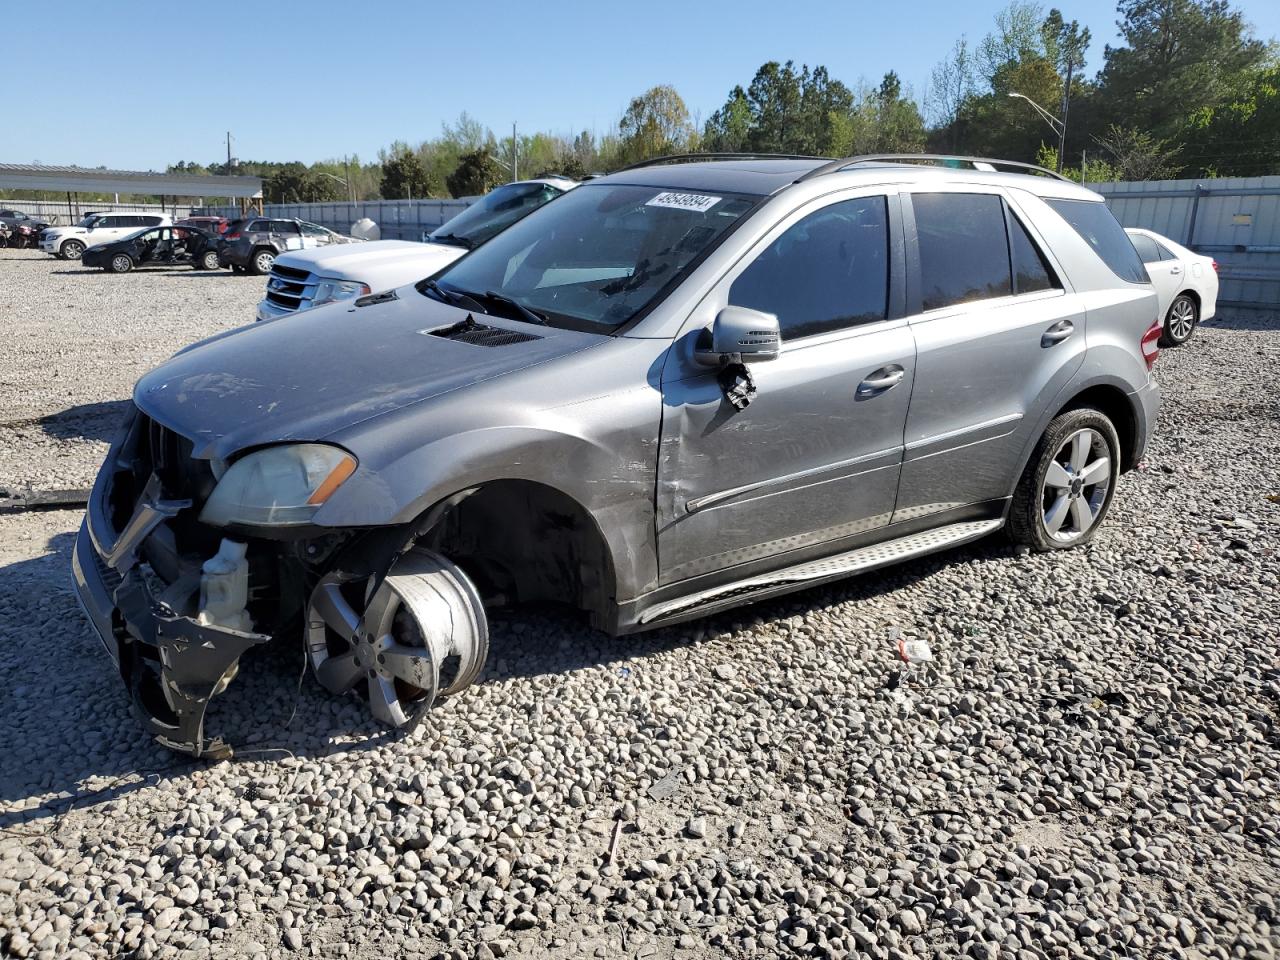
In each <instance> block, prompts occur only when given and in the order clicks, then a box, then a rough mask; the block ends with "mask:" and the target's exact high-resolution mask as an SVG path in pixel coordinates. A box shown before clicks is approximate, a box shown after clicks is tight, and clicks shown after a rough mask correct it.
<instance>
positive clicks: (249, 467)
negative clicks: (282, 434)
mask: <svg viewBox="0 0 1280 960" xmlns="http://www.w3.org/2000/svg"><path fill="white" fill-rule="evenodd" d="M355 469H356V458H355V457H353V456H352V455H351V454H349V453H347V452H346V451H345V450H342V449H339V448H338V447H331V446H329V445H328V444H323V443H294V444H287V445H284V446H279V447H267V448H265V449H263V450H258V451H255V452H254V453H250V454H248V455H247V456H244V457H241V458H240V459H239V460H237V461H236V462H235V463H233V464H231V466H230V467H228V468H227V471H226V472H225V473H223V474H222V476H221V477H220V478H219V480H218V484H217V486H215V487H214V488H213V493H212V494H210V496H209V499H208V500H206V501H205V505H204V509H203V510H201V511H200V519H201V521H202V522H204V523H208V524H212V525H214V526H219V527H222V526H227V525H228V524H233V523H240V524H248V525H253V526H264V527H286V526H296V525H298V524H303V523H310V522H311V518H312V517H314V516H315V513H316V511H317V510H318V509H320V506H321V504H323V503H324V502H325V501H326V500H327V499H329V497H330V495H332V493H333V492H334V491H335V490H337V489H338V487H339V486H341V485H342V482H343V481H344V480H346V479H347V478H348V477H349V476H351V474H352V473H354V472H355Z"/></svg>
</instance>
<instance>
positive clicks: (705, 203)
mask: <svg viewBox="0 0 1280 960" xmlns="http://www.w3.org/2000/svg"><path fill="white" fill-rule="evenodd" d="M720 199H721V198H720V197H708V196H704V195H703V194H701V193H660V194H658V195H657V196H656V197H654V198H653V199H652V200H650V201H649V202H648V203H646V204H645V206H646V207H673V208H675V209H676V210H692V211H693V212H694V213H706V212H707V211H708V210H710V209H711V208H712V207H714V206H715V205H716V204H717V203H719V202H720Z"/></svg>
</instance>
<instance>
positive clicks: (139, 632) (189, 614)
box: [72, 410, 487, 758]
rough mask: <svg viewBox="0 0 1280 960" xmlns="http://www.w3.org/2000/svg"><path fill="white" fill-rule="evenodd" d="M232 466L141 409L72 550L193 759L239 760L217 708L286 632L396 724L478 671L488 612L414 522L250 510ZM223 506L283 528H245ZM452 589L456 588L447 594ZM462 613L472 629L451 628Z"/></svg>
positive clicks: (111, 644)
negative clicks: (423, 546)
mask: <svg viewBox="0 0 1280 960" xmlns="http://www.w3.org/2000/svg"><path fill="white" fill-rule="evenodd" d="M267 449H268V450H272V449H273V448H267ZM252 456H253V454H250V455H249V456H248V457H245V458H243V459H244V460H249V459H250V458H251V457H252ZM279 459H280V458H279V457H277V460H279ZM322 466H323V465H322ZM353 468H354V461H353V460H352V466H351V467H349V468H347V473H349V472H350V470H351V469H353ZM253 469H254V470H255V471H256V472H257V473H258V474H262V473H263V472H264V471H265V472H266V473H267V474H269V475H270V477H271V482H273V483H278V482H280V477H281V476H283V475H287V474H288V471H287V470H285V471H284V473H283V474H282V473H281V465H280V463H274V464H273V463H266V464H265V465H264V464H263V462H262V461H261V460H260V461H259V462H258V465H257V466H256V467H254V468H253ZM234 471H235V465H232V466H231V467H230V468H228V467H227V466H226V465H220V467H219V469H218V475H217V476H216V477H215V469H214V466H213V465H212V464H210V463H209V461H206V460H202V459H199V458H197V457H194V456H193V448H192V444H191V442H190V441H188V440H186V439H185V438H183V437H182V436H180V435H179V434H177V433H175V432H173V431H171V430H169V429H167V428H165V427H164V426H163V425H161V424H160V423H158V422H157V421H155V420H152V419H151V418H149V417H148V416H147V415H145V414H144V413H142V412H141V411H137V410H135V411H134V412H133V414H132V417H131V420H130V422H129V423H128V425H127V427H126V429H125V431H124V432H123V433H122V435H121V436H120V438H119V439H118V440H117V441H116V443H115V444H114V445H113V446H112V448H111V452H110V454H109V455H108V458H107V461H106V463H105V464H104V465H103V467H102V470H101V472H100V473H99V475H98V479H97V481H96V483H95V485H94V489H93V492H92V494H91V496H90V500H89V504H88V510H87V511H86V514H85V519H84V523H83V525H82V527H81V530H80V533H79V536H78V538H77V541H76V546H75V551H74V554H73V557H72V573H73V576H74V579H75V584H76V590H77V593H78V595H79V598H80V600H81V603H82V605H83V607H84V609H85V612H86V614H87V615H88V617H89V619H90V621H91V622H92V623H93V625H94V627H95V629H96V631H97V633H98V635H99V636H100V638H101V639H102V642H103V645H104V646H105V647H106V649H107V651H108V653H109V654H110V655H111V657H112V659H113V660H114V661H115V663H116V664H117V666H118V668H119V671H120V676H121V678H122V680H123V681H124V684H125V687H126V689H127V691H128V693H129V696H130V700H131V704H132V709H133V712H134V713H135V714H136V715H137V717H138V718H139V720H141V722H142V723H143V725H144V726H145V727H146V729H147V730H148V732H150V733H151V734H153V735H154V736H155V737H156V738H157V739H158V740H159V741H160V742H161V743H163V744H164V745H165V746H168V747H170V748H172V749H174V750H178V751H181V752H184V753H189V754H192V755H193V756H197V757H212V758H221V757H226V756H229V755H230V753H231V749H230V747H229V746H228V745H227V744H226V743H225V742H223V741H222V740H221V739H220V738H216V737H215V738H209V737H207V736H206V734H205V731H204V721H205V713H206V711H207V709H208V706H209V703H210V701H211V700H212V699H213V697H215V696H217V695H218V694H220V693H221V692H222V691H223V690H225V689H226V687H227V685H228V684H229V683H230V682H231V680H232V679H234V677H235V675H236V673H237V671H238V669H239V663H240V658H241V656H242V655H243V654H244V653H245V652H246V651H247V650H249V649H250V648H251V647H254V646H257V645H259V644H262V643H266V642H267V641H269V640H272V639H274V638H277V637H282V636H290V637H292V638H296V639H297V640H298V642H305V650H306V652H307V653H308V655H309V658H310V660H311V662H312V664H313V666H314V667H315V668H316V670H317V674H318V676H319V677H320V679H321V682H322V683H323V684H324V685H325V686H326V687H328V688H329V689H331V690H335V691H339V692H341V691H347V690H356V689H361V690H364V691H366V692H367V693H368V695H369V699H370V705H371V708H372V710H373V712H374V714H375V715H376V716H378V717H379V718H380V719H382V720H384V721H386V722H388V723H390V724H392V725H394V726H405V725H407V724H409V723H410V722H412V721H413V720H416V719H418V718H419V717H420V716H421V714H422V713H423V712H425V710H426V709H428V708H429V707H430V706H431V704H432V703H433V702H434V700H435V698H436V695H437V694H438V693H447V692H451V691H452V690H455V689H460V687H461V686H464V685H465V684H466V683H469V682H470V681H471V680H472V679H474V677H475V675H476V674H477V673H478V672H479V669H480V667H481V666H482V664H483V659H484V656H485V652H486V651H487V634H486V632H485V623H484V614H483V610H482V609H481V607H480V602H479V597H478V595H477V594H476V593H475V591H474V588H472V587H471V586H470V583H469V581H467V580H466V578H465V576H464V575H462V574H461V572H460V571H458V570H457V568H456V567H453V566H452V565H451V564H449V563H448V561H445V560H443V558H440V557H436V556H435V555H427V552H426V551H422V550H420V549H412V548H413V540H412V531H411V530H409V529H407V528H403V527H395V528H392V527H374V528H360V529H350V530H330V529H322V528H318V527H315V526H313V525H311V524H310V523H308V522H307V510H306V509H305V507H306V505H305V504H303V505H301V506H299V505H296V504H293V503H292V501H286V502H284V503H283V504H281V503H273V504H268V505H266V506H263V505H261V504H260V503H258V504H256V505H255V500H254V492H253V484H254V483H257V482H261V478H260V477H246V476H245V474H247V473H249V471H248V470H241V471H240V474H239V475H238V476H237V475H233V472H234ZM272 471H275V472H272ZM303 473H304V480H305V479H306V477H310V476H311V474H308V473H306V471H305V470H304V471H303ZM317 476H319V475H317ZM331 476H332V471H330V472H329V473H324V474H323V476H322V477H320V479H318V480H317V481H316V482H317V484H320V485H323V483H324V482H325V478H328V477H331ZM228 477H230V481H228ZM285 482H286V484H287V482H288V480H287V476H286V481H285ZM339 482H340V481H339ZM219 485H221V489H220V490H219V495H218V496H215V495H214V491H215V490H216V489H219ZM228 489H230V490H231V491H232V493H233V494H234V495H235V497H234V503H233V504H232V505H231V506H228V504H227V502H225V501H226V500H227V496H226V491H227V490H228ZM219 497H221V502H220V501H219ZM312 499H314V497H313V498H312ZM228 509H233V510H234V511H239V512H240V513H246V514H247V515H248V516H251V517H256V518H257V519H259V520H261V519H264V518H265V519H270V520H273V521H275V522H276V525H275V526H270V525H265V524H264V525H263V526H260V527H253V526H251V525H250V526H246V525H244V524H243V523H237V522H236V521H235V518H234V517H231V518H228V517H227V516H226V515H225V514H226V511H227V510H228ZM255 510H256V511H268V512H270V514H271V515H270V517H267V514H266V513H258V514H255V513H254V511H255ZM220 511H221V513H220ZM289 511H292V512H289ZM312 512H314V511H312ZM211 515H212V516H213V517H214V518H215V521H214V522H210V517H211ZM281 517H283V518H284V519H283V522H282V521H281ZM446 581H447V582H446ZM441 585H445V586H452V588H453V591H454V594H453V595H456V597H457V599H456V600H453V601H450V602H448V603H444V604H443V605H442V604H441V602H440V601H439V600H437V599H436V596H437V594H440V586H441ZM440 595H442V596H449V594H447V593H445V594H440ZM464 620H466V621H468V622H469V623H471V624H473V626H471V627H470V628H469V629H468V630H467V631H450V629H448V628H447V627H445V628H442V626H441V624H442V623H443V624H445V625H449V624H452V623H461V622H463V621H464Z"/></svg>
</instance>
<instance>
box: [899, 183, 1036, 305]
mask: <svg viewBox="0 0 1280 960" xmlns="http://www.w3.org/2000/svg"><path fill="white" fill-rule="evenodd" d="M911 206H912V209H913V210H914V212H915V219H916V235H917V236H918V238H919V241H918V249H919V256H920V288H921V293H920V297H921V309H922V310H936V309H938V308H940V307H949V306H952V305H954V304H957V303H968V302H970V301H973V300H989V299H992V298H995V297H1007V296H1010V295H1011V294H1012V293H1013V275H1012V272H1011V270H1010V266H1009V244H1008V240H1007V239H1006V234H1005V223H1004V201H1003V200H1002V199H1001V198H1000V197H999V196H997V195H996V194H984V193H917V194H913V195H912V197H911Z"/></svg>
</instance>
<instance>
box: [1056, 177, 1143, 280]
mask: <svg viewBox="0 0 1280 960" xmlns="http://www.w3.org/2000/svg"><path fill="white" fill-rule="evenodd" d="M1045 203H1047V204H1048V205H1049V206H1050V207H1052V208H1053V209H1054V210H1055V211H1056V212H1057V213H1058V215H1059V216H1060V217H1062V219H1063V220H1065V221H1067V223H1069V224H1070V225H1071V229H1073V230H1075V232H1076V233H1078V234H1079V235H1080V236H1081V237H1082V238H1083V239H1084V241H1085V242H1086V243H1088V244H1089V246H1091V247H1093V252H1094V253H1096V254H1097V255H1098V256H1099V257H1101V258H1102V262H1103V263H1105V264H1106V265H1107V266H1108V267H1110V268H1111V272H1112V273H1114V274H1115V275H1116V276H1117V277H1119V278H1120V279H1121V280H1125V281H1127V282H1129V283H1150V282H1151V278H1150V277H1149V276H1147V268H1146V267H1145V266H1144V265H1143V263H1142V258H1141V257H1139V256H1138V251H1137V250H1135V249H1134V247H1133V242H1132V241H1131V240H1130V239H1129V235H1128V234H1127V233H1125V232H1124V227H1122V226H1120V223H1119V221H1117V220H1116V218H1115V217H1114V216H1113V215H1112V213H1111V211H1110V210H1108V209H1107V205H1106V204H1105V203H1103V202H1102V201H1101V200H1096V201H1095V200H1057V199H1051V198H1046V199H1045Z"/></svg>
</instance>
